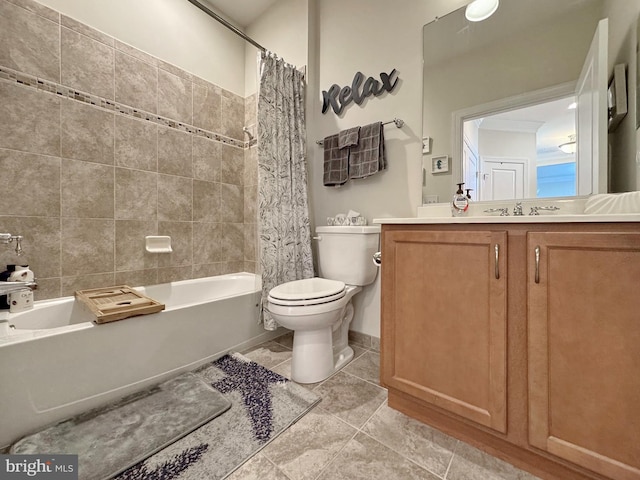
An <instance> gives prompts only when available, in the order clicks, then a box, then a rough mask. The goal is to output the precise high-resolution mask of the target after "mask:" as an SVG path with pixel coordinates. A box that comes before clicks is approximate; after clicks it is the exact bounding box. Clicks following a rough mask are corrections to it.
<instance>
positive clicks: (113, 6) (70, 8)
mask: <svg viewBox="0 0 640 480" xmlns="http://www.w3.org/2000/svg"><path fill="white" fill-rule="evenodd" d="M38 1H39V3H42V4H43V5H47V6H49V7H51V8H53V9H55V10H58V11H60V12H62V13H63V14H65V15H67V16H69V17H72V18H74V19H76V20H78V21H80V22H82V23H85V24H87V25H89V26H91V27H93V28H95V29H97V30H100V31H102V32H104V33H106V34H108V35H111V36H112V37H115V38H117V39H118V40H120V41H122V42H124V43H127V44H129V45H131V46H133V47H136V48H138V49H140V50H142V51H144V52H147V53H149V54H151V55H153V56H155V57H158V58H160V59H161V60H164V61H165V62H169V63H171V64H173V65H175V66H177V67H180V68H182V69H184V70H186V71H188V72H191V73H193V74H195V75H197V76H199V77H201V78H203V79H205V80H207V81H209V82H211V83H214V84H216V85H218V86H220V87H222V88H224V89H225V90H229V91H231V92H233V93H235V94H237V95H240V96H243V97H244V96H245V94H244V82H245V78H244V77H245V74H244V62H245V41H244V40H242V39H241V38H240V37H238V36H237V35H235V34H234V33H233V32H231V31H230V30H228V29H227V28H226V27H224V26H222V25H220V24H219V23H218V22H217V21H216V20H214V19H213V18H211V17H209V16H208V15H207V14H206V13H204V12H202V11H200V10H199V9H198V8H197V7H195V6H194V5H192V4H191V3H189V2H187V0H145V1H143V0H136V1H131V0H91V1H87V0H38Z"/></svg>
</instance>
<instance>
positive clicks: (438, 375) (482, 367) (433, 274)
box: [382, 230, 507, 432]
mask: <svg viewBox="0 0 640 480" xmlns="http://www.w3.org/2000/svg"><path fill="white" fill-rule="evenodd" d="M506 245H507V243H506V232H489V231H481V232H469V231H459V232H450V231H447V232H439V231H407V230H400V231H397V230H396V231H390V232H384V231H383V247H382V248H383V250H382V256H383V258H384V263H383V268H382V292H383V293H382V336H383V337H382V338H384V342H383V346H382V347H383V348H382V383H383V384H384V385H385V386H387V387H389V388H394V389H396V390H399V391H402V392H404V393H407V394H409V395H411V396H412V397H414V398H416V399H419V400H421V401H423V402H425V403H428V404H431V405H433V406H436V407H438V408H442V409H445V410H447V411H449V412H453V413H455V414H457V415H460V416H462V417H465V418H467V419H469V420H472V421H474V422H477V423H479V424H481V425H485V426H487V427H490V428H492V429H494V430H496V431H498V432H505V431H506V352H507V350H506V288H507V278H506V277H507V272H506V265H507V262H506V253H507V252H506Z"/></svg>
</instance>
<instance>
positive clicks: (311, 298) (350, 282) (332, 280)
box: [267, 226, 380, 383]
mask: <svg viewBox="0 0 640 480" xmlns="http://www.w3.org/2000/svg"><path fill="white" fill-rule="evenodd" d="M316 234H317V237H316V239H317V240H318V267H319V270H320V272H319V273H320V275H321V278H309V279H306V280H296V281H293V282H287V283H284V284H282V285H278V286H277V287H275V288H272V289H271V291H270V292H269V298H268V306H267V309H268V310H269V312H270V313H271V315H272V316H273V318H274V319H275V320H276V321H277V322H278V323H279V324H280V325H282V326H283V327H286V328H288V329H290V330H293V357H292V359H291V379H292V380H294V381H296V382H298V383H315V382H319V381H321V380H324V379H325V378H327V377H329V376H330V375H331V374H333V373H334V372H335V371H337V370H339V369H341V368H342V367H344V366H345V365H346V364H347V363H349V361H351V359H352V358H353V350H352V349H351V347H349V343H348V340H349V324H350V323H351V319H352V318H353V304H352V301H351V299H352V297H353V296H354V295H355V294H356V293H358V292H359V291H360V290H362V286H364V285H369V284H370V283H373V281H374V280H375V278H376V274H377V272H378V268H377V266H376V265H375V264H374V262H373V254H374V253H375V252H377V251H378V244H379V240H380V227H377V226H369V227H355V226H354V227H352V226H348V227H347V226H344V227H317V228H316Z"/></svg>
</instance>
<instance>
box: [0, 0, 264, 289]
mask: <svg viewBox="0 0 640 480" xmlns="http://www.w3.org/2000/svg"><path fill="white" fill-rule="evenodd" d="M254 124H255V97H254V96H252V97H249V98H247V99H244V98H242V97H240V96H238V95H236V94H234V93H231V92H228V91H225V90H223V89H222V88H220V87H218V86H216V85H213V84H211V83H209V82H206V81H204V80H202V79H200V78H198V77H195V76H194V75H192V74H190V73H188V72H186V71H183V70H181V69H179V68H177V67H175V66H173V65H171V64H168V63H166V62H163V61H162V60H159V59H157V58H155V57H152V56H150V55H148V54H146V53H144V52H142V51H139V50H136V49H135V48H132V47H130V46H128V45H126V44H124V43H122V42H120V41H118V40H117V39H114V38H112V37H109V36H107V35H105V34H103V33H101V32H99V31H97V30H94V29H92V28H89V27H88V26H86V25H84V24H82V23H79V22H77V21H75V20H73V19H71V18H69V17H66V16H65V15H62V14H59V13H58V12H56V11H54V10H52V9H50V8H48V7H45V6H43V5H40V4H38V3H36V2H34V1H32V0H0V172H2V173H1V174H0V191H1V192H2V200H1V201H0V231H2V232H10V233H12V234H17V235H23V236H24V242H23V248H24V250H25V252H26V254H25V256H23V257H20V258H17V257H16V256H15V254H14V253H13V246H12V245H9V246H6V245H0V266H4V264H9V263H28V264H29V265H30V266H31V268H32V270H34V272H35V273H36V277H37V278H38V283H39V290H38V291H37V292H36V298H37V299H44V298H55V297H59V296H65V295H71V294H73V292H74V291H75V290H77V289H83V288H93V287H101V286H109V285H114V284H122V283H126V284H129V285H150V284H155V283H163V282H168V281H174V280H183V279H189V278H197V277H204V276H210V275H218V274H224V273H232V272H239V271H254V270H255V240H256V233H255V232H256V218H255V211H256V207H255V202H256V188H257V186H256V185H257V158H256V157H257V155H256V149H255V148H248V147H249V143H248V142H247V141H246V140H247V137H246V136H245V134H244V132H243V131H242V128H243V126H244V125H254ZM253 131H254V132H255V129H253ZM145 235H170V236H171V238H172V240H173V253H170V254H150V253H147V252H145V250H144V237H145Z"/></svg>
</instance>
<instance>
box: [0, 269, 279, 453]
mask: <svg viewBox="0 0 640 480" xmlns="http://www.w3.org/2000/svg"><path fill="white" fill-rule="evenodd" d="M140 290H141V291H143V293H145V294H146V295H148V296H149V297H151V298H154V299H156V300H158V301H160V302H163V303H164V304H165V305H166V309H165V310H164V311H162V312H159V313H154V314H150V315H142V316H138V317H132V318H128V319H125V320H120V321H117V322H112V323H106V324H102V325H98V324H95V323H93V321H92V320H93V317H92V316H91V313H90V312H89V310H87V309H86V307H85V306H84V305H82V304H80V303H78V302H76V301H75V300H74V298H73V297H64V298H60V299H55V300H44V301H40V302H35V305H34V308H33V309H32V310H29V311H26V312H21V313H12V314H5V317H6V316H7V315H8V321H9V324H13V325H15V329H13V328H12V329H9V330H8V331H7V329H6V328H5V329H4V330H0V447H5V446H7V445H9V444H10V443H12V442H14V441H16V440H18V439H19V438H20V437H22V436H24V435H26V434H29V433H32V432H34V431H38V430H40V429H42V428H43V427H45V426H47V425H50V424H52V423H56V422H58V421H60V420H62V419H65V418H68V417H70V416H73V415H76V414H78V413H81V412H83V411H86V410H88V409H91V408H94V407H97V406H100V405H103V404H105V403H108V402H110V401H112V400H115V399H118V398H120V397H123V396H125V395H128V394H130V393H133V392H135V391H138V390H141V389H143V388H145V387H147V386H149V385H152V384H155V383H158V382H161V381H163V380H165V379H167V378H170V377H172V376H175V375H177V374H179V373H182V372H184V371H187V370H191V369H193V368H196V367H198V366H199V365H202V364H204V363H206V362H208V361H212V360H215V359H216V358H217V357H220V356H221V355H223V354H224V353H226V352H227V351H229V350H241V349H244V348H248V347H250V346H253V345H256V344H258V343H261V342H263V341H266V340H268V339H270V338H273V337H275V336H277V335H278V334H280V333H281V332H267V331H265V330H264V329H263V328H262V326H261V325H259V324H258V320H257V318H258V317H257V316H258V307H257V304H258V303H259V298H260V285H259V278H258V277H256V276H255V275H253V274H248V273H241V274H233V275H221V276H218V277H209V278H203V279H196V280H185V281H181V282H172V283H166V284H162V285H153V286H150V287H145V288H141V289H140ZM2 323H4V325H5V326H6V325H7V324H6V322H0V324H2ZM45 453H46V452H45Z"/></svg>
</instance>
